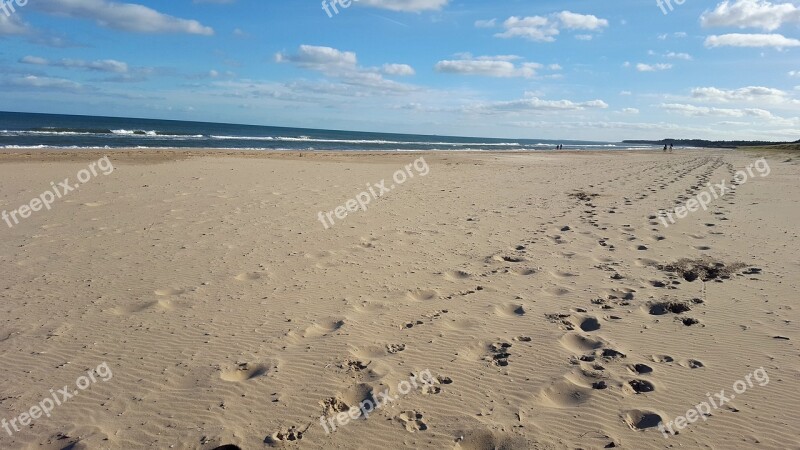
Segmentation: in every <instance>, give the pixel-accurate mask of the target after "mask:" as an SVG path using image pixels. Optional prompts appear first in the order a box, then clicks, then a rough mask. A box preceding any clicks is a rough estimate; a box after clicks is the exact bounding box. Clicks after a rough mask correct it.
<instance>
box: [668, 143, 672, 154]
mask: <svg viewBox="0 0 800 450" xmlns="http://www.w3.org/2000/svg"><path fill="white" fill-rule="evenodd" d="M669 152H670V153H672V144H669Z"/></svg>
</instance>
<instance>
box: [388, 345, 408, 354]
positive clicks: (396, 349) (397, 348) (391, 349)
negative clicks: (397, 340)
mask: <svg viewBox="0 0 800 450" xmlns="http://www.w3.org/2000/svg"><path fill="white" fill-rule="evenodd" d="M405 349H406V344H389V345H387V346H386V352H387V353H389V354H390V355H394V354H395V353H400V352H402V351H403V350H405Z"/></svg>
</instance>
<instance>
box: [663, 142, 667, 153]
mask: <svg viewBox="0 0 800 450" xmlns="http://www.w3.org/2000/svg"><path fill="white" fill-rule="evenodd" d="M664 153H667V144H664Z"/></svg>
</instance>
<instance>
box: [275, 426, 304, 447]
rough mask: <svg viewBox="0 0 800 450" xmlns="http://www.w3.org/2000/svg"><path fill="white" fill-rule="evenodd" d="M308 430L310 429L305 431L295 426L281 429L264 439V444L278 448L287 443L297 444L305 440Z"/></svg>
mask: <svg viewBox="0 0 800 450" xmlns="http://www.w3.org/2000/svg"><path fill="white" fill-rule="evenodd" d="M309 426H310V425H309ZM306 430H308V427H306V428H305V430H300V429H299V428H297V427H295V426H292V427H289V428H281V429H280V431H277V432H275V433H273V434H272V435H270V436H267V437H266V438H264V443H265V444H268V445H270V446H273V447H276V446H279V445H283V444H284V443H286V442H297V441H300V440H302V439H303V434H304V433H305V432H306Z"/></svg>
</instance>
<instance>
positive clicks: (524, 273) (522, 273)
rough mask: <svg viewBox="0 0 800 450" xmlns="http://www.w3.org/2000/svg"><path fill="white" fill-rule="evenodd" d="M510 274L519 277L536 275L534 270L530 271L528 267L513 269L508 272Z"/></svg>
mask: <svg viewBox="0 0 800 450" xmlns="http://www.w3.org/2000/svg"><path fill="white" fill-rule="evenodd" d="M509 272H510V273H513V274H514V275H520V276H530V275H533V274H535V273H536V270H535V269H531V268H530V267H514V268H513V269H511V270H509Z"/></svg>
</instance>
